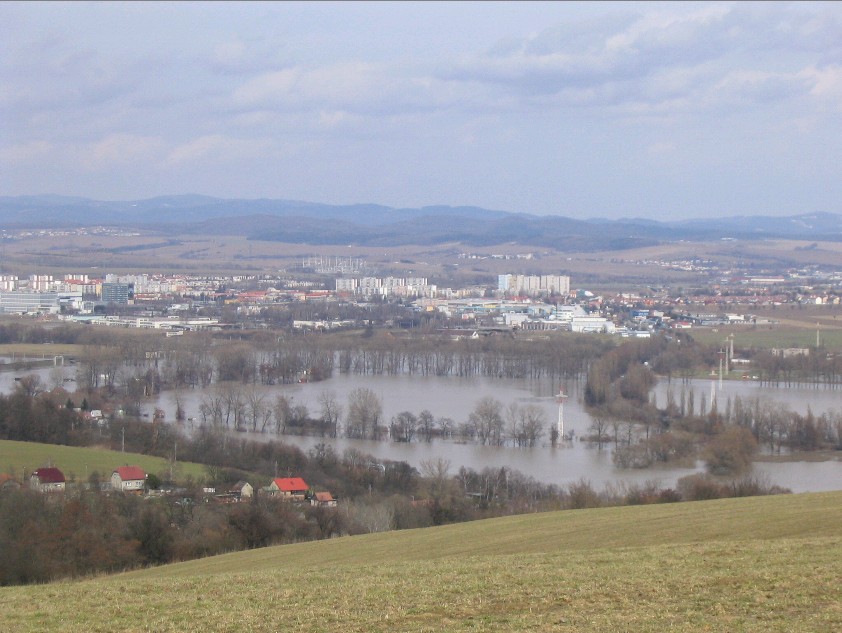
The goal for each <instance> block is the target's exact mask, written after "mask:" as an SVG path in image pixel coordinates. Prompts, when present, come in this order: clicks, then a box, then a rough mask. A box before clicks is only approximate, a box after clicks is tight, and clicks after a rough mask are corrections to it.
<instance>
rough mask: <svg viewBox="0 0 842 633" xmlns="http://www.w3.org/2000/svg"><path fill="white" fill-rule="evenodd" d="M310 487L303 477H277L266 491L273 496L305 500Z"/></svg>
mask: <svg viewBox="0 0 842 633" xmlns="http://www.w3.org/2000/svg"><path fill="white" fill-rule="evenodd" d="M309 489H310V487H309V486H308V485H307V482H306V481H304V480H303V479H302V478H301V477H276V478H275V479H273V480H272V483H270V484H269V485H268V486H267V487H266V492H268V493H269V494H270V495H271V496H273V497H280V498H282V499H296V500H299V501H303V500H304V498H305V497H306V495H307V491H308V490H309Z"/></svg>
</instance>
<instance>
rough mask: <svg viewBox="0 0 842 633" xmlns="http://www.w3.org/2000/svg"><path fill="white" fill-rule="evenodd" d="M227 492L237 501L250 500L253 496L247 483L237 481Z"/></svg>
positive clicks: (252, 490) (251, 489)
mask: <svg viewBox="0 0 842 633" xmlns="http://www.w3.org/2000/svg"><path fill="white" fill-rule="evenodd" d="M228 492H229V494H232V495H234V496H236V497H237V499H251V498H252V497H253V496H254V488H253V487H252V485H251V484H250V483H249V482H247V481H238V482H237V483H236V484H234V485H233V486H231V488H229V489H228Z"/></svg>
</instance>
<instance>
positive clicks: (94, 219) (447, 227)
mask: <svg viewBox="0 0 842 633" xmlns="http://www.w3.org/2000/svg"><path fill="white" fill-rule="evenodd" d="M85 226H119V227H126V228H132V227H134V228H142V229H161V230H166V231H167V232H170V233H173V232H180V233H188V234H191V233H192V234H217V235H243V236H246V237H248V238H250V239H260V240H271V241H278V242H292V243H307V244H357V245H360V246H381V245H382V246H386V245H392V246H399V245H406V244H418V245H433V244H443V243H448V242H459V243H462V244H466V245H473V246H491V245H495V244H505V243H518V244H524V245H532V246H545V247H555V248H558V249H561V250H568V251H591V250H605V249H611V250H616V249H623V248H632V247H637V246H645V245H653V244H658V243H661V242H670V241H675V240H711V239H725V238H735V239H766V238H790V239H803V240H833V241H839V240H842V215H840V214H835V213H812V214H804V215H794V216H781V217H778V216H735V217H728V218H712V219H704V220H685V221H678V222H659V221H654V220H647V219H641V218H626V219H621V220H605V219H589V220H577V219H573V218H569V217H562V216H538V215H529V214H526V213H509V212H505V211H492V210H489V209H482V208H479V207H447V206H436V207H422V208H420V209H396V208H392V207H385V206H381V205H375V204H356V205H329V204H317V203H312V202H300V201H295V200H268V199H258V200H244V199H231V200H226V199H220V198H211V197H207V196H198V195H183V196H163V197H158V198H148V199H145V200H131V201H125V202H104V201H100V200H90V199H87V198H72V197H64V196H14V197H10V196H5V197H0V229H7V230H9V229H25V228H69V227H85Z"/></svg>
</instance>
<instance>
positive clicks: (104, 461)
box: [0, 440, 205, 481]
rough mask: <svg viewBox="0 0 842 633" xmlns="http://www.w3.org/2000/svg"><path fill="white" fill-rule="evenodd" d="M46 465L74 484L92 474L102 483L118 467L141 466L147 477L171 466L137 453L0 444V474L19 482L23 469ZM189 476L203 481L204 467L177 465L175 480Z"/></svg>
mask: <svg viewBox="0 0 842 633" xmlns="http://www.w3.org/2000/svg"><path fill="white" fill-rule="evenodd" d="M49 464H51V465H53V466H55V467H57V468H59V469H60V470H61V471H62V472H63V473H64V476H65V477H66V478H67V479H71V477H75V479H76V480H77V481H86V480H87V477H88V476H89V475H90V474H91V473H93V472H94V471H97V472H98V473H99V476H100V480H101V481H105V480H107V479H109V478H110V477H111V472H112V471H113V470H114V469H115V468H117V467H118V466H127V465H128V466H140V467H141V468H143V470H145V471H146V472H147V473H155V474H165V473H169V469H170V462H169V461H167V460H166V459H163V458H161V457H152V456H149V455H140V454H138V453H121V452H120V451H112V450H108V449H105V448H101V449H100V448H80V447H76V446H59V445H57V444H37V443H35V442H15V441H11V440H0V472H7V473H9V474H13V475H14V476H15V477H18V478H20V477H22V475H23V470H24V468H25V469H26V472H27V475H28V474H29V473H31V472H32V471H33V470H35V469H36V468H40V467H42V466H47V465H49ZM188 475H189V476H191V477H193V479H199V478H201V477H204V476H205V467H204V466H203V465H202V464H194V463H192V462H177V463H176V467H175V470H174V476H175V479H176V480H178V481H181V480H183V479H184V478H185V477H187V476H188Z"/></svg>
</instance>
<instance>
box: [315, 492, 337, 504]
mask: <svg viewBox="0 0 842 633" xmlns="http://www.w3.org/2000/svg"><path fill="white" fill-rule="evenodd" d="M316 501H319V502H320V503H327V502H329V501H333V495H332V494H330V493H329V492H317V493H316Z"/></svg>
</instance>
